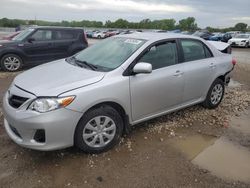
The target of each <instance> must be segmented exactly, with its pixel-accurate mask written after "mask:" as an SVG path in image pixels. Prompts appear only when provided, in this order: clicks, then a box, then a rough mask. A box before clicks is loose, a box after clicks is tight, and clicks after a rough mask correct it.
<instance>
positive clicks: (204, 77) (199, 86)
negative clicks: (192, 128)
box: [180, 39, 216, 103]
mask: <svg viewBox="0 0 250 188" xmlns="http://www.w3.org/2000/svg"><path fill="white" fill-rule="evenodd" d="M180 46H181V48H182V52H183V59H184V62H183V63H182V66H183V68H184V72H185V74H184V80H185V87H184V95H183V102H184V103H190V102H195V101H197V100H199V99H201V97H204V95H206V93H207V91H208V89H209V87H210V85H211V84H212V82H213V79H214V77H215V73H216V62H215V60H214V58H213V55H212V53H211V51H210V50H209V48H208V47H207V46H206V45H205V44H204V43H203V42H201V41H199V40H193V39H181V40H180Z"/></svg>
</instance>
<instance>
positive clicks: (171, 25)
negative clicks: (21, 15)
mask: <svg viewBox="0 0 250 188" xmlns="http://www.w3.org/2000/svg"><path fill="white" fill-rule="evenodd" d="M20 25H39V26H64V27H94V28H122V29H162V30H175V29H180V30H182V31H195V30H198V29H200V28H199V27H198V25H197V23H196V20H195V18H194V17H188V18H185V19H182V20H180V21H178V22H177V21H176V20H175V19H161V20H150V19H143V20H141V21H140V22H129V21H127V20H125V19H118V20H116V21H110V20H108V21H106V22H105V23H103V22H101V21H89V20H82V21H66V20H63V21H61V22H51V21H44V20H21V19H8V18H2V19H0V27H18V26H20ZM206 29H207V30H208V31H210V32H227V31H232V30H237V31H243V32H245V31H247V30H248V29H249V28H248V25H247V24H245V23H237V24H236V25H235V26H234V27H229V28H223V29H218V28H213V27H207V28H206Z"/></svg>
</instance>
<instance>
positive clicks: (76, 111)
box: [3, 33, 235, 153]
mask: <svg viewBox="0 0 250 188" xmlns="http://www.w3.org/2000/svg"><path fill="white" fill-rule="evenodd" d="M234 64H235V61H234V60H233V59H232V57H231V55H230V54H225V53H221V52H220V51H219V50H217V48H216V47H214V46H213V45H212V44H210V43H208V42H206V41H204V40H203V39H201V38H197V37H194V36H186V35H178V34H167V33H161V34H160V33H136V34H130V35H124V36H120V35H119V36H115V37H111V38H109V39H105V40H103V41H101V42H99V43H97V44H95V45H93V46H91V47H89V48H87V49H86V50H83V51H81V52H80V53H78V54H76V55H74V56H72V57H69V58H67V59H62V60H57V61H54V62H51V63H48V64H45V65H41V66H38V67H36V68H33V69H30V70H28V71H25V72H24V73H21V74H20V75H18V76H17V77H16V78H15V79H14V81H13V83H12V84H11V86H10V88H9V89H8V91H7V92H6V94H5V96H4V99H3V111H4V117H5V119H4V125H5V129H6V131H7V133H8V135H9V136H10V138H11V139H12V140H14V141H15V142H16V143H17V144H19V145H21V146H23V147H27V148H32V149H36V150H55V149H61V148H66V147H70V146H73V145H75V146H77V147H78V148H80V149H81V150H83V151H85V152H88V153H99V152H103V151H106V150H108V149H110V148H111V147H113V146H114V145H115V144H116V143H117V142H118V141H119V139H120V137H121V136H122V134H123V133H124V132H125V131H126V130H129V128H130V127H131V126H133V125H136V124H138V123H140V122H144V121H147V120H149V119H152V118H155V117H158V116H161V115H164V114H167V113H170V112H173V111H176V110H179V109H182V108H186V107H188V106H191V105H195V104H202V105H203V106H204V107H206V108H209V109H212V108H216V107H217V106H218V105H219V104H220V102H221V101H222V99H223V95H224V88H225V85H226V84H227V83H228V82H229V80H230V72H231V71H232V70H233V67H234Z"/></svg>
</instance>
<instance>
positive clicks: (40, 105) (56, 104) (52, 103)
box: [28, 96, 75, 113]
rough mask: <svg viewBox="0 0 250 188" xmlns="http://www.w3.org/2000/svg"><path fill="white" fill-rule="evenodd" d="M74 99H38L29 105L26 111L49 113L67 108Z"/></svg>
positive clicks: (71, 97) (70, 97)
mask: <svg viewBox="0 0 250 188" xmlns="http://www.w3.org/2000/svg"><path fill="white" fill-rule="evenodd" d="M74 99H75V97H74V96H69V97H62V98H38V99H36V100H34V101H33V102H32V103H31V104H30V105H29V108H28V109H30V110H33V111H37V112H41V113H44V112H49V111H52V110H56V109H58V108H63V107H66V106H68V105H69V104H70V103H71V102H72V101H73V100H74Z"/></svg>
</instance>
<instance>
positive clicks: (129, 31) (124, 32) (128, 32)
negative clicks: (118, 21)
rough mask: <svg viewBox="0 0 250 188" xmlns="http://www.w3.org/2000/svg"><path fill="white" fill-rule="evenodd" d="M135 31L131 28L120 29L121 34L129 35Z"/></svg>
mask: <svg viewBox="0 0 250 188" xmlns="http://www.w3.org/2000/svg"><path fill="white" fill-rule="evenodd" d="M134 32H135V31H131V30H124V31H120V33H119V35H127V34H132V33H134Z"/></svg>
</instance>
